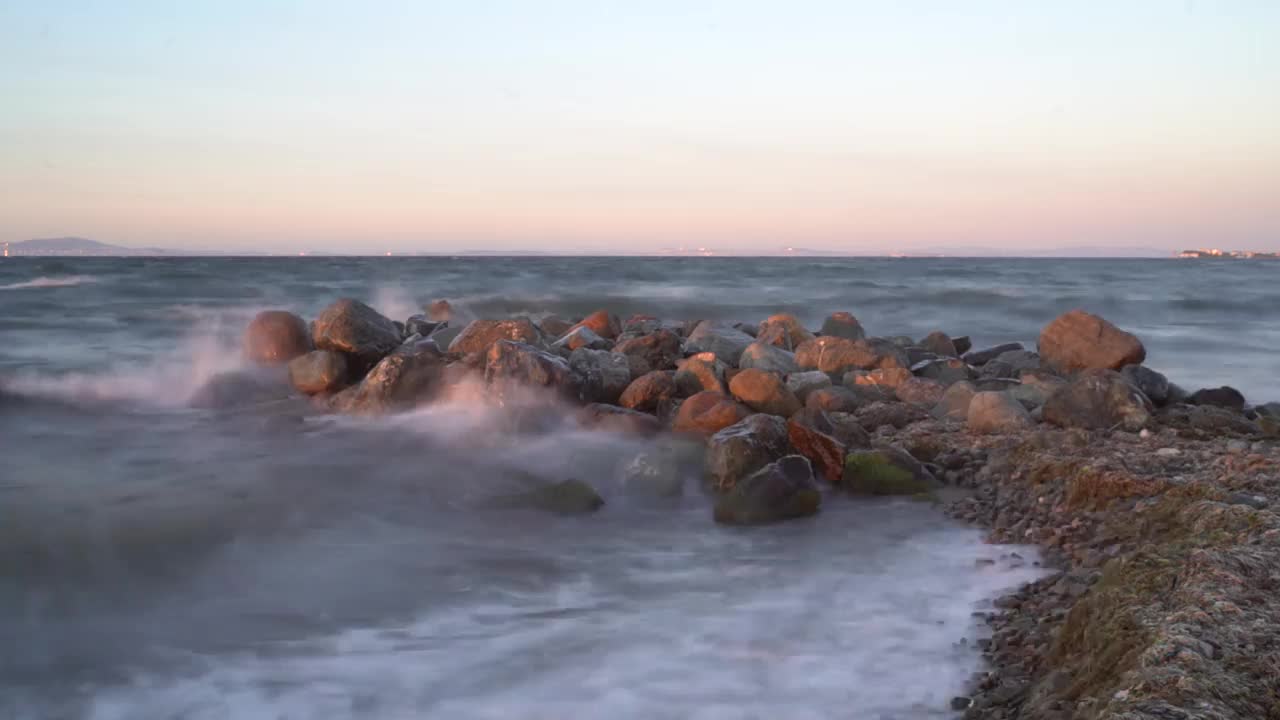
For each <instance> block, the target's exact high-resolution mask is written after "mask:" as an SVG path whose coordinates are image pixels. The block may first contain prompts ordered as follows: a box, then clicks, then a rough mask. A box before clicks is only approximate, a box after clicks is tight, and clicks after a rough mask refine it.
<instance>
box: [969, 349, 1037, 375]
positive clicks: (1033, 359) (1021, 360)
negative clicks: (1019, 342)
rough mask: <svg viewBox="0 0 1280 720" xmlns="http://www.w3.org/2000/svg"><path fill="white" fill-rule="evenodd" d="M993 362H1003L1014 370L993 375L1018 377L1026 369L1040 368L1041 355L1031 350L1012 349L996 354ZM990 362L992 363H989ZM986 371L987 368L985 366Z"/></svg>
mask: <svg viewBox="0 0 1280 720" xmlns="http://www.w3.org/2000/svg"><path fill="white" fill-rule="evenodd" d="M992 362H997V363H1003V364H1004V365H1007V366H1009V367H1010V368H1012V370H1013V372H1011V373H1010V374H1008V375H993V377H1018V374H1019V373H1021V372H1022V371H1024V370H1039V369H1040V355H1039V354H1038V353H1033V352H1031V351H1030V350H1010V351H1009V352H1003V353H1000V354H999V355H997V356H996V359H995V360H993V361H992ZM988 364H990V363H988ZM983 370H984V371H985V370H986V368H985V367H984V368H983Z"/></svg>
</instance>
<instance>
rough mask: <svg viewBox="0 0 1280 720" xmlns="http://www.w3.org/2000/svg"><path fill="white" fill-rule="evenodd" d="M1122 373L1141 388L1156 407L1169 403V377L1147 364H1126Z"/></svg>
mask: <svg viewBox="0 0 1280 720" xmlns="http://www.w3.org/2000/svg"><path fill="white" fill-rule="evenodd" d="M1120 374H1121V375H1124V376H1125V379H1127V380H1128V381H1129V382H1130V383H1131V384H1132V385H1133V386H1134V387H1136V388H1138V389H1139V390H1141V391H1142V394H1143V395H1146V396H1147V399H1148V400H1150V401H1151V404H1153V405H1155V406H1156V407H1164V406H1165V405H1168V404H1169V378H1167V377H1165V376H1164V375H1161V374H1160V373H1158V372H1156V371H1155V370H1152V369H1151V368H1149V367H1147V366H1145V365H1125V366H1124V368H1122V369H1121V370H1120Z"/></svg>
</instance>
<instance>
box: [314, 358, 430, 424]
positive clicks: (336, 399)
mask: <svg viewBox="0 0 1280 720" xmlns="http://www.w3.org/2000/svg"><path fill="white" fill-rule="evenodd" d="M444 366H445V359H444V355H443V354H442V353H441V352H440V350H439V349H438V348H437V347H436V346H435V343H432V342H430V341H426V342H422V343H417V344H411V345H402V346H400V347H399V348H396V351H395V352H393V353H391V354H390V355H388V356H386V357H385V358H383V359H382V360H380V361H379V362H378V364H377V365H374V366H373V369H372V370H370V371H369V373H368V374H367V375H365V377H364V379H363V380H361V381H360V383H359V384H358V385H355V386H352V387H349V388H347V389H346V390H343V391H342V392H340V393H338V394H336V395H334V396H333V397H332V398H331V399H330V408H331V409H333V410H335V411H337V412H344V413H353V414H361V415H378V414H382V413H389V412H397V411H401V410H408V409H411V408H413V407H416V406H418V405H421V404H423V403H426V402H428V401H430V400H431V399H432V398H434V397H435V395H436V393H437V392H438V391H439V389H440V386H441V377H442V376H443V374H444Z"/></svg>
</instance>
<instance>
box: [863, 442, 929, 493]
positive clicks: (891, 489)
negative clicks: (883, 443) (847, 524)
mask: <svg viewBox="0 0 1280 720" xmlns="http://www.w3.org/2000/svg"><path fill="white" fill-rule="evenodd" d="M840 485H841V486H842V487H843V488H844V489H845V490H847V491H849V492H850V493H853V494H855V495H921V494H928V493H931V492H933V491H934V490H937V489H938V487H939V483H938V481H937V480H936V479H935V478H934V477H933V475H932V474H931V473H930V472H929V471H928V469H926V468H925V467H924V466H923V465H921V464H920V462H919V461H918V460H916V459H915V458H913V457H911V455H910V454H909V453H907V452H905V451H903V450H900V449H898V448H895V447H882V448H878V449H876V450H859V451H854V452H851V453H849V455H848V456H847V457H846V458H845V461H844V473H843V474H842V476H841V479H840Z"/></svg>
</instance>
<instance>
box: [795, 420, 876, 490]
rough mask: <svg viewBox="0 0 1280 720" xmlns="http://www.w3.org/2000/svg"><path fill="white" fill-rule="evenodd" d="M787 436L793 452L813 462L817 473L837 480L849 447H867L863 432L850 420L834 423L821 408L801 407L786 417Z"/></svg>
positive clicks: (832, 480) (867, 442)
mask: <svg viewBox="0 0 1280 720" xmlns="http://www.w3.org/2000/svg"><path fill="white" fill-rule="evenodd" d="M787 439H788V440H789V441H790V442H791V447H793V448H795V451H796V452H797V453H799V454H801V455H803V456H805V457H807V458H809V461H810V462H812V463H813V466H814V468H815V469H816V470H817V472H818V474H820V475H822V476H823V477H825V478H826V479H827V480H830V481H831V482H837V481H839V480H840V475H841V473H842V472H843V471H844V457H845V455H846V454H847V453H848V451H849V449H850V448H854V447H867V446H868V444H869V442H870V441H869V439H868V437H867V433H866V431H864V430H863V429H862V428H861V427H860V426H858V425H856V424H853V423H842V424H837V423H836V422H835V421H833V420H832V418H831V416H830V415H828V414H827V413H825V412H823V411H822V410H817V409H814V408H804V409H802V410H799V411H797V412H796V413H795V414H794V415H792V416H791V417H790V418H788V419H787Z"/></svg>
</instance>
